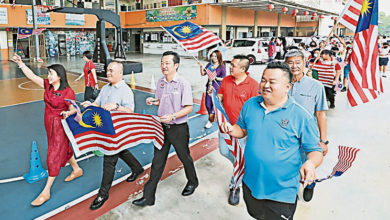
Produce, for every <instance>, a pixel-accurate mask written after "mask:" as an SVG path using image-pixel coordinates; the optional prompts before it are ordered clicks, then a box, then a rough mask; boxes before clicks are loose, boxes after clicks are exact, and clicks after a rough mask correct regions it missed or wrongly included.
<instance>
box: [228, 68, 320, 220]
mask: <svg viewBox="0 0 390 220" xmlns="http://www.w3.org/2000/svg"><path fill="white" fill-rule="evenodd" d="M292 79H293V74H292V72H291V70H290V67H289V66H288V65H287V64H286V63H283V62H271V63H269V64H268V65H267V67H266V69H265V70H264V73H263V76H262V79H261V82H260V92H261V96H257V97H253V98H251V99H249V100H248V101H247V102H245V104H244V106H243V107H242V110H241V112H240V116H239V118H238V120H237V123H236V124H234V125H232V124H230V123H228V122H225V123H224V124H223V126H222V127H221V130H222V132H224V133H228V134H229V135H230V136H232V137H236V138H243V137H247V138H248V141H247V143H246V146H245V152H244V157H245V172H244V178H243V191H244V200H245V203H246V206H247V211H248V213H249V214H250V215H251V216H252V217H253V218H256V219H293V216H294V213H295V209H296V205H297V194H298V189H299V184H300V182H302V183H303V186H304V187H306V185H308V184H309V183H310V182H313V181H314V180H315V178H316V170H315V168H316V167H318V166H319V165H320V164H321V163H322V159H323V154H322V148H321V145H320V143H319V142H320V138H319V132H318V126H317V123H316V122H315V120H314V118H313V115H312V114H310V113H309V112H308V111H307V110H306V109H304V108H303V107H302V106H301V105H299V104H297V103H296V102H295V101H294V99H293V98H291V97H289V96H288V92H289V90H290V89H291V83H292ZM301 148H302V149H303V150H304V151H305V152H306V153H307V160H306V162H305V163H304V164H302V160H301V155H300V154H301V153H300V149H301Z"/></svg>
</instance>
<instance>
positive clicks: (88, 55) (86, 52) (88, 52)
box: [83, 50, 92, 60]
mask: <svg viewBox="0 0 390 220" xmlns="http://www.w3.org/2000/svg"><path fill="white" fill-rule="evenodd" d="M83 56H84V57H86V58H87V59H88V60H90V59H92V52H91V51H89V50H86V51H84V53H83Z"/></svg>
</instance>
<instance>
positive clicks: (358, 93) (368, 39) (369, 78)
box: [347, 0, 383, 107]
mask: <svg viewBox="0 0 390 220" xmlns="http://www.w3.org/2000/svg"><path fill="white" fill-rule="evenodd" d="M378 53H379V49H378V1H377V0H364V3H363V6H362V10H361V13H360V17H359V22H358V24H357V27H356V33H355V37H354V44H353V51H352V54H351V72H350V77H349V87H348V94H347V96H348V101H349V104H350V105H351V106H352V107H354V106H357V105H359V104H362V103H367V102H369V101H370V100H374V99H376V98H377V97H378V95H379V93H381V92H382V93H383V85H382V77H381V75H380V74H379V58H378Z"/></svg>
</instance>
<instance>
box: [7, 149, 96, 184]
mask: <svg viewBox="0 0 390 220" xmlns="http://www.w3.org/2000/svg"><path fill="white" fill-rule="evenodd" d="M93 156H94V154H90V155H88V156H86V157H82V158H79V159H77V160H76V161H77V162H79V161H83V160H85V159H88V158H90V157H93ZM69 165H70V164H69V163H67V164H66V165H65V166H69ZM46 171H47V170H46ZM19 180H24V178H23V176H19V177H13V178H9V179H3V180H0V184H2V183H10V182H14V181H19Z"/></svg>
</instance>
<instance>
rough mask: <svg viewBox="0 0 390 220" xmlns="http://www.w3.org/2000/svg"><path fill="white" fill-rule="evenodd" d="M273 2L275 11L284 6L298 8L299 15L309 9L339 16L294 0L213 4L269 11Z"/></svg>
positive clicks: (250, 0) (237, 1) (240, 1)
mask: <svg viewBox="0 0 390 220" xmlns="http://www.w3.org/2000/svg"><path fill="white" fill-rule="evenodd" d="M269 4H273V5H274V7H275V8H274V9H273V11H280V12H282V8H283V7H287V8H289V13H292V10H293V9H298V10H299V13H298V14H297V15H303V12H304V11H308V12H310V13H313V12H315V13H317V14H321V15H326V16H338V15H339V14H338V13H335V12H332V11H326V10H323V9H319V8H315V7H311V6H307V5H303V4H299V3H295V2H292V1H286V0H234V1H231V2H221V3H214V4H212V5H221V6H228V7H237V8H242V9H253V10H259V11H268V5H269Z"/></svg>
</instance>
